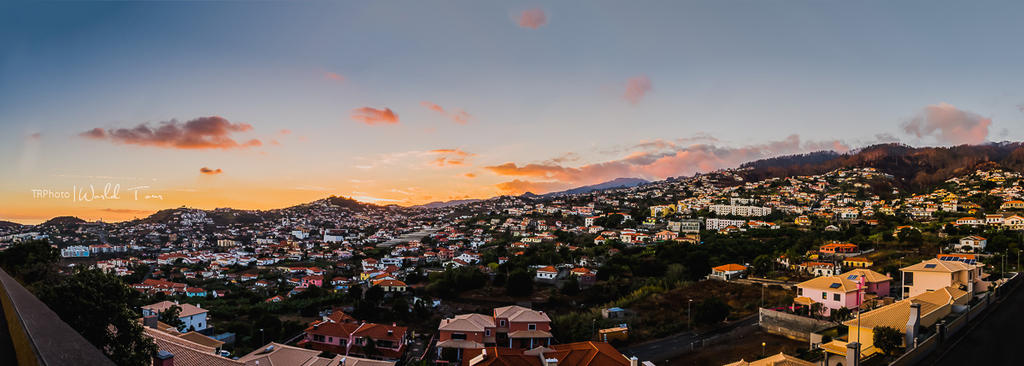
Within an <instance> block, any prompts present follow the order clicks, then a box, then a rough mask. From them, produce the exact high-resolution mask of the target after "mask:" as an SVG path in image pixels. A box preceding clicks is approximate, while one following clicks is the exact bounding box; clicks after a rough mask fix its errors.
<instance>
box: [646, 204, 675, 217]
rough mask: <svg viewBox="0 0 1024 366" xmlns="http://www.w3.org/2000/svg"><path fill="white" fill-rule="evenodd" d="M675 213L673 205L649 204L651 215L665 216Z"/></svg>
mask: <svg viewBox="0 0 1024 366" xmlns="http://www.w3.org/2000/svg"><path fill="white" fill-rule="evenodd" d="M674 213H676V206H675V205H658V206H651V217H665V216H669V215H672V214H674Z"/></svg>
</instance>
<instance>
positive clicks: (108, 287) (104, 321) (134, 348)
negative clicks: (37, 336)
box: [37, 269, 158, 366]
mask: <svg viewBox="0 0 1024 366" xmlns="http://www.w3.org/2000/svg"><path fill="white" fill-rule="evenodd" d="M53 282H54V283H53V284H52V285H49V286H45V287H42V288H41V289H40V291H39V293H37V295H38V297H39V299H40V300H42V301H43V302H45V303H46V305H47V306H49V307H50V309H53V311H54V312H55V313H57V315H59V316H60V318H61V320H63V321H64V322H66V323H68V325H70V326H71V327H72V328H74V329H75V330H76V331H78V333H81V334H82V336H83V337H85V339H86V340H88V341H89V342H90V343H92V344H93V345H94V346H96V348H99V349H100V350H102V351H103V352H104V353H106V354H107V356H108V357H110V359H111V360H112V361H114V363H116V364H118V365H140V366H141V365H149V364H150V363H152V357H153V354H155V353H156V352H157V350H158V349H157V346H156V344H155V343H153V340H152V339H151V338H149V337H146V336H144V335H143V333H142V330H143V329H142V324H141V323H140V322H139V321H138V318H139V317H140V315H139V314H138V313H136V312H135V311H133V310H132V308H133V307H134V306H135V305H136V304H137V303H138V300H139V299H138V293H137V292H136V291H135V290H132V289H131V288H129V287H128V286H125V284H124V283H123V282H121V280H120V279H119V278H117V277H116V276H114V275H111V274H107V273H104V272H103V271H100V270H98V269H78V270H76V271H75V272H74V273H73V274H71V275H69V276H65V277H63V278H59V279H55V280H53Z"/></svg>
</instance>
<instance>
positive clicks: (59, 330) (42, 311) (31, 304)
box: [0, 270, 114, 366]
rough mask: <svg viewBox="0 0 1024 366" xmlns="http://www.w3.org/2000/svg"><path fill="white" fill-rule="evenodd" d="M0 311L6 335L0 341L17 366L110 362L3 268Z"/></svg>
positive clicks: (109, 363) (99, 363)
mask: <svg viewBox="0 0 1024 366" xmlns="http://www.w3.org/2000/svg"><path fill="white" fill-rule="evenodd" d="M0 310H2V312H3V317H4V319H5V320H6V323H7V327H6V329H0V332H3V333H7V334H4V335H3V336H0V340H3V341H6V342H9V343H11V349H12V350H13V352H14V356H15V357H16V359H17V364H19V365H42V366H47V365H104V366H105V365H111V366H113V365H114V363H113V362H111V361H110V359H108V358H107V357H106V356H105V355H103V352H100V350H99V349H97V348H96V347H94V346H93V345H92V344H91V343H89V341H86V340H85V338H83V337H82V336H81V335H79V334H78V332H76V331H75V330H74V329H73V328H71V326H70V325H68V324H67V323H64V322H63V321H61V320H60V317H58V316H57V314H56V313H54V312H53V310H50V308H48V307H46V304H44V303H43V302H42V301H39V299H37V298H36V297H35V296H33V295H32V293H30V292H29V291H28V290H27V289H25V287H23V286H21V284H19V283H18V281H16V280H15V279H14V278H11V276H9V275H7V272H4V271H3V270H0ZM6 356H10V355H5V357H6ZM5 362H6V361H5Z"/></svg>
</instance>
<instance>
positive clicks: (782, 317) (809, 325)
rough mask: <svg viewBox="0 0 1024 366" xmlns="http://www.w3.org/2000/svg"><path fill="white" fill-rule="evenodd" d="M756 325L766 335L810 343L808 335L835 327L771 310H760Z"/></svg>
mask: <svg viewBox="0 0 1024 366" xmlns="http://www.w3.org/2000/svg"><path fill="white" fill-rule="evenodd" d="M757 324H758V325H759V326H760V327H761V329H764V330H765V331H766V332H768V333H772V334H778V335H781V336H783V337H786V338H790V339H795V340H800V341H810V340H811V337H810V334H811V333H814V332H819V331H821V330H824V329H828V328H831V327H834V326H836V324H835V323H832V322H830V321H825V320H818V319H812V318H808V317H804V316H799V315H794V314H789V313H784V312H781V311H775V310H771V309H764V308H762V309H760V311H759V312H758V322H757Z"/></svg>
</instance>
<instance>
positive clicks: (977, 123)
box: [903, 103, 992, 145]
mask: <svg viewBox="0 0 1024 366" xmlns="http://www.w3.org/2000/svg"><path fill="white" fill-rule="evenodd" d="M991 125H992V119H991V118H985V117H982V116H980V115H978V114H976V113H973V112H968V111H964V110H960V109H957V108H956V107H954V106H953V105H951V104H947V103H939V104H934V105H930V106H927V107H924V110H922V111H921V113H920V114H918V115H917V116H916V117H914V118H913V119H911V120H910V121H907V122H906V123H904V124H903V132H906V133H907V134H909V135H914V136H917V137H918V138H925V137H934V138H935V139H936V140H938V141H939V142H942V143H947V144H954V145H960V144H972V145H977V144H980V143H983V142H985V140H986V139H987V138H988V132H989V131H988V129H989V127H990V126H991Z"/></svg>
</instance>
